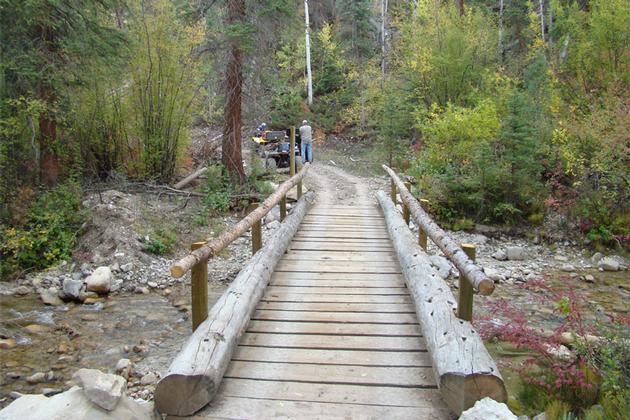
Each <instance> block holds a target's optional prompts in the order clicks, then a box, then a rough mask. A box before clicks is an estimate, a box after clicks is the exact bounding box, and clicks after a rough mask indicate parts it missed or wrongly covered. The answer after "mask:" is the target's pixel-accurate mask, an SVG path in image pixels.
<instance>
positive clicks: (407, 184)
mask: <svg viewBox="0 0 630 420" xmlns="http://www.w3.org/2000/svg"><path fill="white" fill-rule="evenodd" d="M405 188H407V191H409V192H411V182H405ZM410 216H411V214H410V212H409V207H407V205H406V204H405V203H404V202H403V219H405V223H406V224H407V226H409V217H410Z"/></svg>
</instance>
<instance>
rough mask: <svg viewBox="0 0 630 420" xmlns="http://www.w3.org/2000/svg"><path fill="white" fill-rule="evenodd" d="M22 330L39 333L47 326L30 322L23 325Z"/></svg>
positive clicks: (45, 329) (44, 330) (45, 330)
mask: <svg viewBox="0 0 630 420" xmlns="http://www.w3.org/2000/svg"><path fill="white" fill-rule="evenodd" d="M24 330H25V331H27V332H29V333H31V334H41V333H44V332H47V331H48V330H49V328H48V327H47V326H46V325H40V324H30V325H27V326H26V327H24Z"/></svg>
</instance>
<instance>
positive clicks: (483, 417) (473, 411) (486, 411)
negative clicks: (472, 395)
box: [459, 397, 518, 420]
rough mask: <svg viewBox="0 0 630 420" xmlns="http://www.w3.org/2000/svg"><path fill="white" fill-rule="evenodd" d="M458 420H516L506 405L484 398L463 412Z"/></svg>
mask: <svg viewBox="0 0 630 420" xmlns="http://www.w3.org/2000/svg"><path fill="white" fill-rule="evenodd" d="M459 420H518V417H516V416H515V415H514V413H512V412H511V411H510V409H509V408H508V406H507V405H505V404H503V403H499V402H496V401H495V400H493V399H492V398H489V397H486V398H484V399H482V400H479V401H477V402H476V403H475V405H474V406H472V407H471V408H469V409H468V410H466V411H464V412H463V413H462V415H461V416H459Z"/></svg>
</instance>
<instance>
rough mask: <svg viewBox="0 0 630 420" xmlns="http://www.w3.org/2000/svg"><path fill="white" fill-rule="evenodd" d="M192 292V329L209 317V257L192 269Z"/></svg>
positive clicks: (197, 243)
mask: <svg viewBox="0 0 630 420" xmlns="http://www.w3.org/2000/svg"><path fill="white" fill-rule="evenodd" d="M204 245H205V242H195V243H194V244H192V245H191V246H190V249H191V250H192V251H194V250H195V249H198V248H201V247H202V246H204ZM190 278H191V282H190V293H191V302H192V330H193V331H195V330H196V329H197V327H198V326H199V325H200V324H201V323H202V322H203V321H205V320H206V318H208V259H207V258H206V259H204V260H202V261H199V262H198V263H197V264H195V265H193V266H192V269H191V276H190Z"/></svg>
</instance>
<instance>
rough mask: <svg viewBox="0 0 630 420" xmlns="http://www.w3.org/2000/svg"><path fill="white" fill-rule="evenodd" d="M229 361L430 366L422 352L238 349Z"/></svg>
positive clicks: (426, 354) (274, 348)
mask: <svg viewBox="0 0 630 420" xmlns="http://www.w3.org/2000/svg"><path fill="white" fill-rule="evenodd" d="M232 360H238V361H250V362H256V361H258V362H278V363H311V364H324V365H346V366H352V365H359V366H398V367H431V357H430V356H429V354H428V353H427V352H426V351H421V350H418V351H370V350H340V349H296V348H280V347H257V346H240V347H238V348H237V349H236V351H235V353H234V358H233V359H232Z"/></svg>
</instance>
